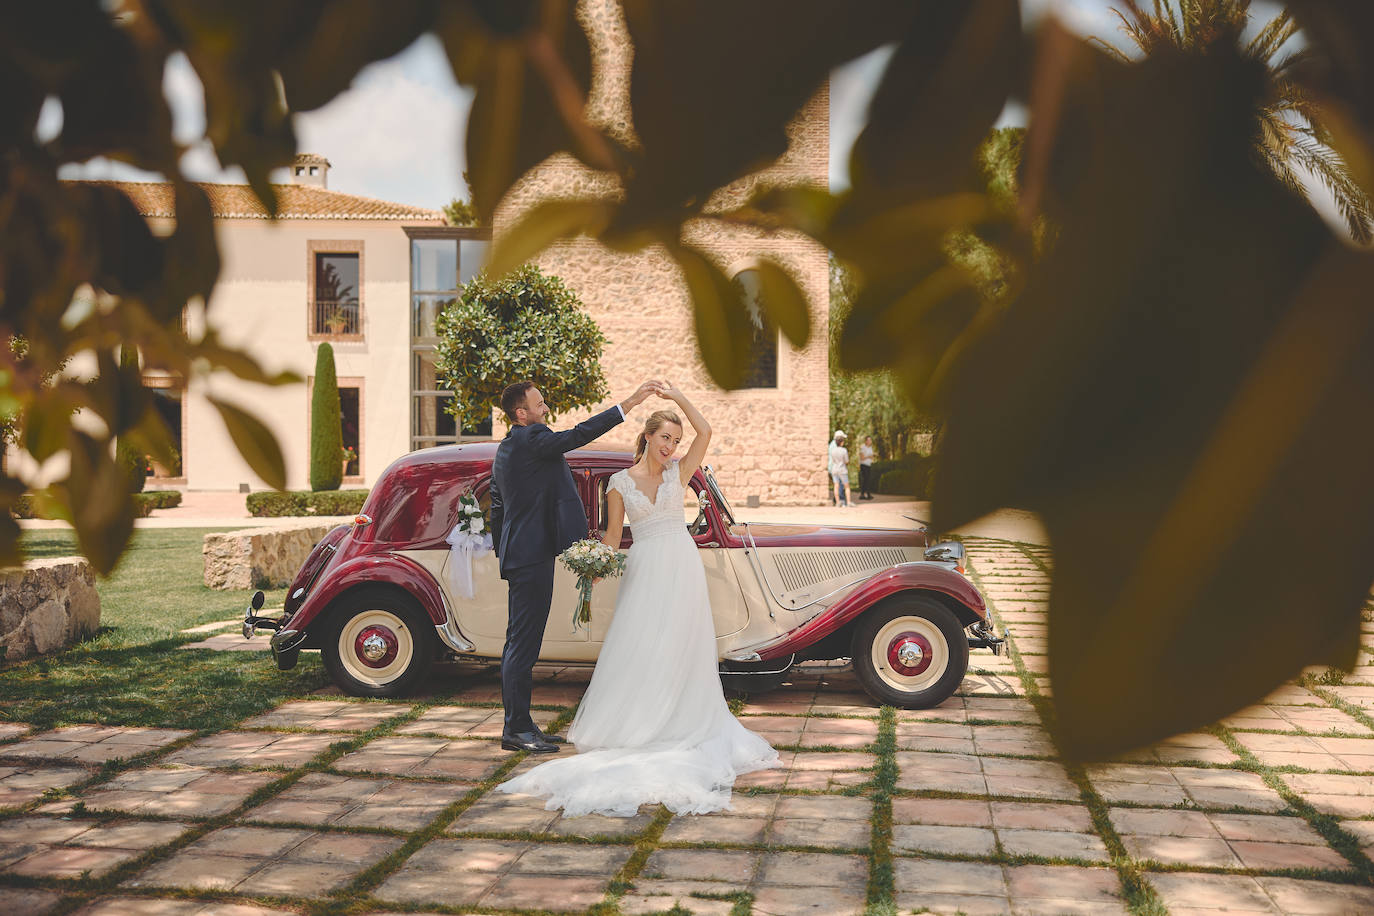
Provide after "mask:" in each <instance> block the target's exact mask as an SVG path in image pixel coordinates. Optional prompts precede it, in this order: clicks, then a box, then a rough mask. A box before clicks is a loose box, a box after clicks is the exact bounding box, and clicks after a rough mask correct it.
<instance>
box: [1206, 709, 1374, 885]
mask: <svg viewBox="0 0 1374 916" xmlns="http://www.w3.org/2000/svg"><path fill="white" fill-rule="evenodd" d="M1208 731H1209V732H1210V733H1211V734H1213V735H1215V736H1216V737H1218V738H1220V739H1221V740H1222V741H1223V742H1225V744H1226V746H1227V747H1228V748H1230V749H1231V752H1232V753H1233V754H1235V755H1236V756H1238V757H1239V758H1240V766H1239V767H1238V769H1243V770H1245V771H1246V772H1249V773H1255V774H1257V775H1258V776H1259V777H1260V778H1261V779H1263V780H1264V783H1265V785H1267V786H1268V787H1269V788H1271V789H1273V790H1274V791H1275V792H1277V793H1278V794H1279V797H1280V798H1282V799H1283V800H1284V802H1285V803H1286V804H1287V805H1288V807H1289V808H1291V809H1292V810H1293V811H1294V812H1295V813H1296V814H1297V816H1298V817H1301V818H1302V819H1303V820H1305V821H1307V823H1308V824H1309V825H1311V827H1312V829H1313V830H1315V831H1317V834H1318V835H1320V836H1321V838H1322V839H1324V840H1326V842H1327V843H1328V844H1330V846H1331V847H1332V848H1333V849H1335V850H1336V851H1337V852H1339V853H1340V854H1341V855H1343V856H1345V858H1346V859H1347V860H1348V861H1349V862H1350V866H1351V869H1350V871H1349V872H1331V871H1327V870H1324V869H1323V870H1320V871H1318V870H1315V869H1314V870H1313V872H1314V874H1313V875H1312V877H1314V878H1317V879H1319V880H1323V881H1334V882H1337V883H1350V880H1349V879H1350V878H1351V877H1355V878H1356V879H1357V880H1358V882H1359V883H1361V884H1368V885H1374V862H1371V861H1370V859H1369V856H1367V855H1366V854H1365V853H1364V851H1363V850H1362V849H1360V842H1359V840H1358V839H1356V838H1355V837H1354V836H1353V835H1352V834H1351V833H1349V832H1348V831H1347V830H1345V828H1343V827H1342V826H1341V825H1340V821H1339V819H1337V818H1335V817H1333V816H1332V815H1329V814H1324V813H1323V812H1321V811H1318V810H1317V809H1316V808H1314V807H1312V805H1311V804H1310V803H1309V802H1308V801H1307V799H1305V798H1303V797H1302V796H1301V795H1299V794H1298V793H1296V792H1294V791H1293V790H1292V789H1291V788H1289V786H1288V784H1287V783H1286V782H1284V781H1283V780H1282V779H1280V778H1279V772H1280V771H1279V769H1278V768H1275V767H1270V766H1267V765H1265V764H1264V763H1262V762H1260V760H1259V758H1258V757H1256V756H1255V755H1254V753H1253V752H1251V750H1250V749H1249V748H1248V747H1246V746H1245V745H1244V744H1241V743H1240V741H1239V740H1237V738H1236V736H1235V733H1234V732H1233V731H1232V730H1231V729H1229V728H1227V727H1226V726H1224V725H1214V726H1212V728H1210V729H1209V730H1208ZM1284 769H1285V770H1287V769H1288V768H1287V767H1285V768H1284ZM1265 874H1269V872H1265Z"/></svg>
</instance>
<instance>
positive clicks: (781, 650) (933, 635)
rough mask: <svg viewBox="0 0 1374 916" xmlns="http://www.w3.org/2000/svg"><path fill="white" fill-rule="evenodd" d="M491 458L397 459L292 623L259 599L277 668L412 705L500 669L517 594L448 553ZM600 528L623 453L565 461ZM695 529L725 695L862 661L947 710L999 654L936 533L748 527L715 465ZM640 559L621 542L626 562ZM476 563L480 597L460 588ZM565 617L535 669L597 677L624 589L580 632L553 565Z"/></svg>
mask: <svg viewBox="0 0 1374 916" xmlns="http://www.w3.org/2000/svg"><path fill="white" fill-rule="evenodd" d="M496 445H497V444H496V443H495V442H480V443H471V444H463V445H454V446H443V447H439V448H431V449H425V450H422V451H418V452H413V453H411V454H408V455H406V456H404V457H402V458H400V459H398V460H397V461H395V462H394V463H393V464H392V465H391V466H390V467H389V468H387V470H386V471H385V472H384V473H383V474H382V476H381V477H380V478H379V479H378V481H377V484H376V486H375V487H373V489H372V493H371V494H370V495H369V497H368V499H367V502H366V504H365V505H364V506H363V510H362V512H361V513H360V514H359V515H358V516H357V517H356V518H355V519H354V521H353V523H352V524H348V525H340V526H339V527H337V528H335V529H334V530H332V531H331V532H329V534H328V535H326V536H325V537H324V539H322V540H321V541H320V542H319V543H318V544H317V545H316V546H315V548H314V550H313V552H312V553H311V554H310V556H309V558H308V559H307V560H306V561H305V564H304V565H303V566H302V567H301V570H300V572H299V573H298V574H297V575H296V578H295V581H293V582H292V583H291V585H290V587H289V589H288V590H287V597H286V602H285V608H284V612H283V614H282V615H281V616H280V617H267V616H259V615H258V614H257V611H258V610H260V609H261V606H262V597H261V593H259V594H258V595H255V596H254V602H253V607H250V608H249V610H248V612H247V614H246V615H245V619H244V624H243V630H244V635H245V636H251V635H252V634H253V633H254V631H255V630H256V629H259V628H265V629H271V630H274V631H275V632H274V633H273V635H272V638H271V646H272V654H273V656H274V658H275V660H276V663H277V665H278V667H280V668H281V669H282V670H288V669H290V668H292V667H293V666H294V665H295V664H296V661H297V658H298V656H299V655H300V652H301V650H303V649H318V650H320V651H321V652H322V653H323V655H324V663H325V667H326V668H327V670H328V671H329V673H330V675H331V676H332V677H333V679H334V681H335V682H336V683H337V684H338V685H339V687H340V688H342V689H343V690H344V691H345V692H347V693H349V694H352V695H355V696H398V695H403V694H405V693H406V692H408V691H410V690H412V689H414V688H415V687H416V686H417V685H418V683H419V682H420V681H421V680H422V679H423V678H424V677H425V676H426V673H427V671H428V669H429V667H430V665H431V663H432V662H433V661H434V660H435V659H436V658H438V657H440V656H441V655H447V656H454V657H457V658H458V659H460V660H475V661H482V660H485V661H488V662H494V661H499V659H500V657H501V648H502V643H503V640H504V636H505V631H506V583H505V582H504V581H503V580H502V579H501V578H500V576H499V573H498V567H497V560H496V558H495V556H494V555H493V554H492V553H491V552H490V551H478V552H476V553H475V555H474V554H461V555H459V554H457V553H455V551H454V550H452V549H451V548H450V546H449V543H448V541H447V538H448V536H449V533H450V531H451V530H452V529H453V527H454V524H455V520H456V518H457V515H458V507H459V499H460V497H461V496H462V495H463V494H464V493H471V494H473V495H474V496H475V497H476V498H477V499H478V501H479V503H480V504H481V506H482V507H483V509H484V510H485V509H486V508H487V506H488V504H489V496H488V488H489V484H490V474H491V463H492V459H493V458H494V457H495V454H496ZM567 458H568V464H569V466H570V467H571V468H572V473H573V478H574V480H575V482H576V484H577V487H578V490H579V492H580V494H581V496H582V500H583V503H584V505H585V508H586V512H587V523H588V529H589V531H591V532H595V533H597V534H598V536H599V534H600V532H603V531H604V530H605V526H606V517H607V512H606V486H607V478H608V477H609V476H610V475H611V474H612V473H614V472H615V471H618V470H620V469H621V468H624V467H628V466H629V465H630V464H631V463H632V460H633V459H632V456H630V455H629V454H626V453H624V452H614V451H600V450H594V449H581V450H578V451H574V452H570V453H569V454H568V456H567ZM691 484H692V486H691V490H690V495H691V496H693V497H695V499H696V500H697V506H696V507H695V508H696V517H695V518H694V519H691V520H690V521H689V519H688V515H689V513H690V512H691V511H692V507H691V506H684V513H683V524H684V525H686V527H687V530H688V532H689V533H690V535H691V537H692V539H693V540H695V541H696V543H697V545H698V547H699V548H700V550H699V552H698V556H700V557H701V562H702V564H703V565H704V566H705V569H706V578H707V582H708V587H709V593H710V597H711V611H712V614H713V615H714V619H715V629H716V644H717V648H718V650H719V657H720V671H721V677H722V680H723V681H724V682H725V683H726V685H727V686H729V687H731V688H734V689H739V690H743V691H746V692H758V691H761V690H766V689H769V688H771V687H775V686H777V685H778V684H780V683H781V682H782V681H783V679H784V678H785V677H786V674H787V671H788V670H789V669H790V668H791V667H792V666H793V665H796V664H798V663H799V662H803V661H807V660H811V659H845V658H848V659H852V660H853V666H854V670H855V671H856V673H857V675H858V678H859V680H860V681H861V682H862V684H863V686H864V688H865V689H866V690H867V691H868V693H869V694H871V695H872V697H873V698H874V699H875V700H877V701H878V702H880V703H885V704H891V705H894V706H902V707H909V708H918V707H929V706H934V705H936V704H938V703H940V702H941V701H943V700H944V699H945V698H946V697H948V696H949V695H950V694H951V693H953V692H954V690H955V688H956V687H958V685H959V683H960V681H961V680H962V679H963V676H964V673H965V671H966V670H967V668H968V657H969V649H970V647H981V648H988V649H992V650H993V651H994V652H999V651H1000V648H1001V644H1002V640H1001V639H999V638H997V637H995V636H994V634H993V631H992V627H991V626H990V622H989V619H988V613H987V609H986V607H985V605H984V602H983V598H982V596H981V595H980V594H979V593H978V590H977V588H975V587H974V585H973V584H972V583H971V582H970V581H969V580H968V578H966V577H965V575H964V574H963V573H964V569H963V548H962V545H960V544H958V543H957V542H948V543H942V544H934V545H931V544H928V542H927V533H926V530H925V529H924V528H920V529H917V528H915V527H914V526H913V528H912V529H910V530H896V529H879V528H859V527H841V526H833V525H800V524H750V523H749V522H747V521H745V520H744V519H742V518H741V517H739V516H738V515H737V514H736V512H735V510H734V509H733V508H732V507H731V505H730V503H729V501H727V500H726V498H725V494H724V493H722V492H721V489H720V487H719V485H718V484H717V483H716V480H715V478H714V476H713V475H712V473H711V469H710V467H706V468H703V469H701V470H699V471H698V472H697V473H696V474H695V475H693V477H692V481H691ZM630 543H631V536H630V529H629V528H628V527H626V528H625V529H624V531H623V533H622V539H621V548H622V549H627V548H628V547H629V546H630ZM455 562H467V563H469V567H468V568H470V570H471V576H472V579H471V582H472V586H473V591H474V593H475V594H474V597H472V598H463V597H461V596H460V595H459V594H458V593H457V589H456V587H455V585H454V584H453V583H452V582H451V577H450V572H451V570H450V569H449V568H448V565H449V564H450V563H455ZM556 566H557V572H556V577H555V584H554V598H553V607H552V611H551V613H550V615H549V622H548V627H547V628H546V630H545V633H544V642H543V646H542V648H541V652H540V658H541V659H542V660H544V661H549V662H556V663H559V664H587V665H590V664H592V663H594V662H595V661H596V657H597V652H598V650H599V649H600V647H601V641H602V639H603V637H604V636H605V634H606V630H607V627H609V626H610V623H611V617H612V615H613V613H614V609H615V599H616V591H617V580H616V579H607V580H604V581H602V582H600V583H599V584H598V585H597V586H596V588H595V589H594V592H593V599H592V608H591V623H590V625H589V626H588V625H583V626H582V627H580V628H574V627H573V625H572V616H573V615H572V610H573V607H574V605H575V602H576V594H575V593H576V587H575V581H576V578H575V576H574V575H573V574H572V573H570V572H569V571H568V570H567V569H564V568H563V566H562V564H556Z"/></svg>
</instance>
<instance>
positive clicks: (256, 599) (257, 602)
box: [253, 592, 267, 611]
mask: <svg viewBox="0 0 1374 916" xmlns="http://www.w3.org/2000/svg"><path fill="white" fill-rule="evenodd" d="M266 600H267V596H266V595H264V594H263V593H262V592H254V593H253V610H255V611H260V610H262V604H263V602H264V601H266Z"/></svg>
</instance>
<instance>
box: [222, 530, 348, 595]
mask: <svg viewBox="0 0 1374 916" xmlns="http://www.w3.org/2000/svg"><path fill="white" fill-rule="evenodd" d="M332 527H333V526H330V525H322V524H320V523H318V522H311V523H301V524H298V525H289V526H283V527H273V528H241V529H239V530H238V531H222V532H218V533H216V534H207V535H206V536H205V544H204V546H203V547H202V548H201V553H202V555H203V556H204V559H205V586H206V587H207V588H218V589H243V588H281V587H283V586H286V585H290V584H291V580H292V579H294V578H295V577H296V573H297V572H298V571H299V570H300V568H301V566H302V565H303V564H304V563H305V559H306V557H308V556H310V551H311V550H313V549H314V548H315V545H316V544H317V543H319V541H320V539H321V538H323V537H324V536H325V535H326V534H328V533H329V531H330V529H331V528H332Z"/></svg>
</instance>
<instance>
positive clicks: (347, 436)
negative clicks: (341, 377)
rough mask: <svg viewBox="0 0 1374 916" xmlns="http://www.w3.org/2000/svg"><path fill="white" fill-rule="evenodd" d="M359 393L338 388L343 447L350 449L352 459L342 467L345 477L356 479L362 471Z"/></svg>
mask: <svg viewBox="0 0 1374 916" xmlns="http://www.w3.org/2000/svg"><path fill="white" fill-rule="evenodd" d="M360 394H361V392H360V391H359V390H358V389H357V388H356V387H353V386H351V385H350V386H345V385H340V386H339V422H340V425H341V426H342V433H343V438H342V442H343V447H344V448H346V449H352V451H353V457H352V458H351V459H349V461H348V464H347V465H346V466H345V467H344V472H343V473H344V476H345V477H358V476H360V475H361V473H362V471H361V468H360V464H361V461H362V454H363V449H362V412H361V407H362V401H361V398H360V397H359V395H360Z"/></svg>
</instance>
